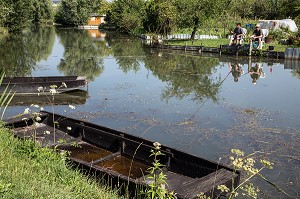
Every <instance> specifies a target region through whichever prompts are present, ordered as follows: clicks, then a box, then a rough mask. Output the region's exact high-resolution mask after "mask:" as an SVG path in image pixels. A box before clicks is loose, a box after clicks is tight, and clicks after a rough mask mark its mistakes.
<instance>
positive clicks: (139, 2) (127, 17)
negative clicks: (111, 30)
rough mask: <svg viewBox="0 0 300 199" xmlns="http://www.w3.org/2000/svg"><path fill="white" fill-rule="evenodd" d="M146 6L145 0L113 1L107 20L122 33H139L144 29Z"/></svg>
mask: <svg viewBox="0 0 300 199" xmlns="http://www.w3.org/2000/svg"><path fill="white" fill-rule="evenodd" d="M144 5H145V1H144V0H131V1H128V0H117V1H113V3H112V8H111V11H110V12H109V13H108V15H109V16H107V18H108V19H109V21H110V23H111V24H113V25H115V26H116V28H117V29H118V30H119V31H120V32H123V33H131V34H132V33H137V32H139V31H140V30H141V29H142V28H143V26H142V20H143V17H144V11H145V9H144Z"/></svg>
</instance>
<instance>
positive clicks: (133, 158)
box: [6, 111, 240, 198]
mask: <svg viewBox="0 0 300 199" xmlns="http://www.w3.org/2000/svg"><path fill="white" fill-rule="evenodd" d="M24 117H28V118H29V116H21V117H17V118H12V119H9V120H7V121H6V122H7V126H10V127H12V131H13V132H14V134H15V135H16V136H17V137H20V138H32V137H33V135H35V136H36V137H35V139H36V141H38V142H40V143H41V144H42V146H45V147H56V148H57V149H60V150H68V151H70V152H71V153H70V159H71V160H72V161H73V162H74V163H76V165H77V166H78V165H80V166H81V167H80V168H84V169H86V170H88V171H93V172H95V173H97V174H100V175H101V176H102V177H101V179H104V178H106V177H107V178H108V179H109V183H111V184H113V185H116V186H118V188H120V186H121V187H122V186H125V187H126V188H127V189H128V190H129V191H130V192H131V193H133V192H134V191H136V189H137V187H139V188H138V189H139V190H140V189H141V187H143V188H145V187H147V186H148V185H149V184H150V183H151V182H152V181H151V180H150V179H149V178H147V176H148V173H147V169H148V168H149V167H150V165H151V163H152V162H153V159H152V156H151V157H150V154H151V152H150V151H151V149H154V147H153V141H149V140H146V139H143V138H140V137H136V136H133V135H129V134H126V133H124V132H120V131H117V130H113V129H110V128H107V127H103V126H100V125H96V124H93V123H89V122H85V121H81V120H77V119H72V118H68V117H65V116H62V115H58V114H52V113H49V112H45V111H42V112H41V114H40V118H41V121H40V123H39V124H38V125H32V124H33V122H32V121H31V120H29V121H26V122H25V121H24V119H22V118H24ZM53 121H55V122H57V123H58V124H59V125H56V128H55V133H54V128H53V123H54V122H53ZM70 127H71V128H70ZM45 132H48V133H45ZM49 132H51V133H50V134H49ZM61 140H64V144H62V142H61ZM74 142H76V143H77V144H76V145H77V146H75V145H74ZM72 143H73V144H72ZM78 146H79V147H78ZM161 152H162V153H164V154H165V155H164V156H161V157H160V163H162V164H163V165H165V166H164V168H163V171H164V174H166V177H167V185H166V189H168V190H169V191H174V192H175V193H176V196H177V198H197V194H200V193H201V192H203V193H205V194H207V195H208V196H212V195H213V196H214V197H212V198H217V196H218V198H220V197H219V196H220V193H219V190H218V189H217V186H218V185H222V184H224V185H227V187H229V188H231V187H232V183H233V185H234V186H235V187H236V186H237V185H238V183H239V178H240V173H239V172H233V170H232V169H231V168H229V167H227V166H224V165H220V164H218V163H216V162H212V161H209V160H206V159H203V158H200V157H197V156H194V155H191V154H188V153H185V152H182V151H179V150H176V149H173V148H170V147H167V146H161ZM103 176H104V177H103ZM225 197H226V196H225Z"/></svg>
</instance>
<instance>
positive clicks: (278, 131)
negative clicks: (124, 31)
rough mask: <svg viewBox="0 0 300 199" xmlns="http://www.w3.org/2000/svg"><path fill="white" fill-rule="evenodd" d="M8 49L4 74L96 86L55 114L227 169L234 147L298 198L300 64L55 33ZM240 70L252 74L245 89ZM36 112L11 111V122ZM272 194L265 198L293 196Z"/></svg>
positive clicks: (3, 54) (2, 55) (16, 41)
mask: <svg viewBox="0 0 300 199" xmlns="http://www.w3.org/2000/svg"><path fill="white" fill-rule="evenodd" d="M0 44H1V48H0V71H1V70H2V69H4V70H5V71H6V74H7V75H10V76H54V75H58V76H64V75H83V76H86V77H87V78H88V79H89V86H88V90H87V91H86V92H82V93H79V94H78V93H77V94H76V95H75V94H70V96H68V97H69V99H64V103H62V104H60V102H59V100H58V102H57V104H58V105H56V106H55V112H56V113H60V114H64V115H69V116H71V117H76V118H80V119H84V120H88V121H91V122H94V123H98V124H100V125H104V126H108V127H111V128H115V129H118V130H122V131H125V132H128V133H130V134H133V135H137V136H141V137H144V138H146V139H150V140H153V141H158V142H161V143H162V144H164V145H168V146H170V147H173V148H177V149H180V150H183V151H186V152H189V153H192V154H195V155H199V156H202V157H205V158H208V159H211V160H214V161H217V160H218V159H219V158H221V162H223V163H226V162H228V161H227V159H228V155H229V153H230V149H231V148H240V149H242V150H244V151H246V152H247V153H250V152H253V151H260V153H257V154H258V156H259V157H262V158H267V159H270V160H271V161H272V162H274V163H275V166H274V169H273V170H272V171H267V172H265V173H264V174H265V175H266V176H267V177H268V178H269V179H270V180H271V181H273V182H275V183H276V184H278V185H279V186H281V187H282V188H283V189H284V190H286V191H287V192H288V193H289V194H290V195H292V196H294V197H299V194H300V185H299V183H298V181H299V177H300V169H299V166H300V155H299V154H300V146H299V144H298V143H299V141H300V132H299V131H300V106H299V105H300V102H299V99H300V62H296V61H289V62H288V61H284V60H266V59H262V60H258V59H257V58H252V60H249V59H248V57H247V58H242V57H240V58H238V59H236V58H232V57H224V56H222V57H218V56H217V55H208V54H207V55H202V56H201V55H199V54H184V52H171V51H165V50H164V51H163V50H161V51H159V50H156V49H149V48H145V47H143V45H142V42H141V41H140V40H136V39H130V38H123V37H120V36H116V35H114V34H112V33H111V34H109V33H103V32H102V33H101V32H98V31H91V32H88V31H78V30H71V29H55V28H53V27H49V28H40V29H35V30H34V31H32V32H26V33H25V36H24V37H21V36H13V37H9V38H1V39H0ZM231 64H239V67H240V68H241V69H242V70H243V72H241V75H240V77H239V78H238V81H237V82H236V81H234V76H233V74H232V73H231V69H230V67H229V65H231ZM256 64H259V65H260V66H261V68H262V71H261V72H262V75H260V77H259V78H258V80H257V82H256V84H253V83H252V81H253V79H252V77H251V76H250V73H248V68H251V67H254V66H255V65H256ZM73 95H74V96H73ZM31 100H32V101H33V102H30V103H34V99H31ZM21 101H22V99H21ZM23 101H24V104H26V101H27V99H26V100H23ZM39 103H40V102H36V104H39ZM19 104H20V103H19ZM67 104H75V106H76V109H75V110H69V108H68V105H67ZM28 106H29V104H26V105H24V106H20V105H16V106H10V107H9V108H8V110H7V112H6V116H7V117H9V116H13V115H15V114H19V113H22V112H23V111H24V109H25V108H27V107H28ZM44 108H45V110H50V108H51V107H49V106H48V105H46V104H44ZM258 183H259V184H260V182H258ZM262 184H263V183H262ZM263 187H264V188H263V189H264V190H266V191H267V193H266V194H268V196H267V195H264V196H263V198H268V197H269V198H275V196H276V197H278V198H285V196H283V195H282V194H279V193H277V192H275V191H274V190H273V189H272V188H271V187H270V186H266V185H264V184H263Z"/></svg>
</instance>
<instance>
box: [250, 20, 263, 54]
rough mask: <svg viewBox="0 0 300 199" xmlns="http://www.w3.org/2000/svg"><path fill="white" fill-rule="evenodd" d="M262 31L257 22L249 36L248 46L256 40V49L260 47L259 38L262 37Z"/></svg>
mask: <svg viewBox="0 0 300 199" xmlns="http://www.w3.org/2000/svg"><path fill="white" fill-rule="evenodd" d="M262 36H263V33H262V31H261V29H260V25H259V24H257V25H256V26H255V30H254V31H253V34H252V35H251V36H250V46H252V45H253V41H258V47H257V48H258V49H262V45H261V39H262Z"/></svg>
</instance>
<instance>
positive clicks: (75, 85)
mask: <svg viewBox="0 0 300 199" xmlns="http://www.w3.org/2000/svg"><path fill="white" fill-rule="evenodd" d="M63 83H64V84H65V85H66V87H65V86H64V85H63ZM53 85H55V86H56V93H64V92H68V91H73V90H77V89H82V88H85V87H87V80H86V78H85V77H80V76H49V77H5V78H4V79H3V81H2V83H1V85H0V93H3V92H4V91H5V89H6V88H8V89H7V91H11V92H12V93H14V92H15V93H16V95H32V94H37V93H39V94H49V93H51V92H50V89H51V87H52V86H53ZM39 88H40V90H39Z"/></svg>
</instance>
